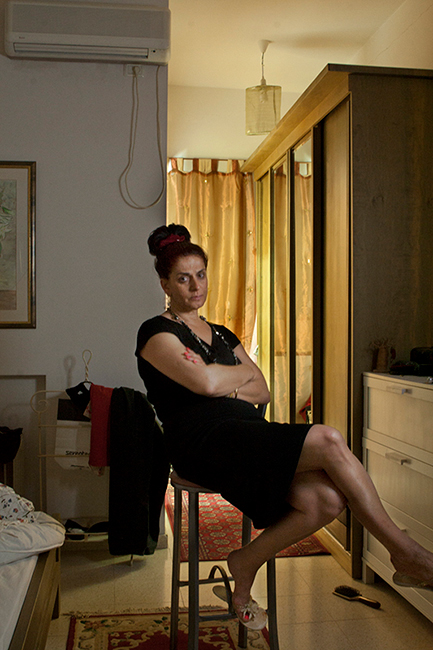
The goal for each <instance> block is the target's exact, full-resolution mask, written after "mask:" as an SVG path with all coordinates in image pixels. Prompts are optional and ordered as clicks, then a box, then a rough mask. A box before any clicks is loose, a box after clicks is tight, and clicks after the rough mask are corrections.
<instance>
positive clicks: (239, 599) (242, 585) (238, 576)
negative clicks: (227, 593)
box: [227, 546, 256, 607]
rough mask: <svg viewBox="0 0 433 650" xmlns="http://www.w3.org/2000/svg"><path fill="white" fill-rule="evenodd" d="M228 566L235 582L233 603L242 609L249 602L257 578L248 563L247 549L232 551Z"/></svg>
mask: <svg viewBox="0 0 433 650" xmlns="http://www.w3.org/2000/svg"><path fill="white" fill-rule="evenodd" d="M227 565H228V568H229V571H230V573H231V575H232V576H233V578H234V581H235V588H234V590H233V602H234V604H235V605H236V606H238V607H241V606H242V605H244V604H245V603H248V602H249V599H250V592H251V587H252V586H253V582H254V578H255V577H256V571H255V570H254V569H252V568H251V563H250V562H249V561H248V552H246V547H245V546H244V547H242V548H239V549H236V550H235V551H232V552H231V553H230V555H229V556H228V558H227Z"/></svg>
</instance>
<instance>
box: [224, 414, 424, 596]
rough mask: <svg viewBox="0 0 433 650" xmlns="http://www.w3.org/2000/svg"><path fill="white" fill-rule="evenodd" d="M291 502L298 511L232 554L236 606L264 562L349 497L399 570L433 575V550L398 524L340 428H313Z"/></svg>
mask: <svg viewBox="0 0 433 650" xmlns="http://www.w3.org/2000/svg"><path fill="white" fill-rule="evenodd" d="M288 501H289V503H290V504H291V505H292V506H293V508H294V509H293V510H292V511H290V512H289V513H288V515H287V516H285V517H283V518H282V519H281V520H280V521H278V522H277V523H276V524H274V525H273V526H270V527H269V528H267V529H265V530H264V531H263V532H262V533H261V535H259V536H258V537H257V538H256V539H255V540H253V541H252V542H251V543H250V544H248V545H247V546H245V547H243V548H241V549H238V550H236V551H233V552H232V553H230V555H229V557H228V566H229V569H230V571H231V573H232V575H233V577H234V579H235V590H234V603H235V605H236V604H241V603H242V602H244V603H245V602H247V600H248V598H249V591H250V589H251V586H252V583H253V581H254V577H255V575H256V573H257V570H258V569H259V568H260V566H261V565H262V564H264V562H266V561H267V560H268V559H270V558H271V557H273V556H274V555H275V554H276V553H277V552H278V551H281V550H283V549H284V548H287V547H288V546H290V545H291V544H294V543H296V542H298V541H300V540H301V539H304V538H305V537H307V536H308V535H310V534H312V533H313V532H315V531H316V530H318V529H319V528H321V527H322V526H324V525H326V524H327V523H329V522H330V521H332V520H333V519H334V518H335V517H336V516H337V515H338V514H339V512H341V510H342V507H343V504H344V502H345V501H347V503H348V505H349V507H350V509H351V511H352V513H353V514H354V516H355V517H356V518H357V519H358V521H359V522H360V523H361V524H362V525H363V526H365V527H366V528H367V529H368V530H369V531H370V532H371V533H372V534H373V535H374V536H375V537H376V538H377V539H378V540H379V541H380V542H381V543H382V544H383V545H384V546H385V548H387V550H388V551H389V553H390V555H391V561H392V563H393V564H394V566H395V568H396V570H397V571H400V572H402V573H405V574H407V575H410V576H412V577H414V578H418V579H420V580H432V579H433V554H432V553H430V552H429V551H427V550H426V549H424V548H422V547H421V546H420V545H419V544H417V542H415V541H414V540H412V539H411V538H410V537H409V536H407V535H406V534H405V533H404V532H402V531H401V530H400V529H399V528H398V527H397V526H396V525H395V524H394V523H393V521H392V520H391V519H390V517H389V516H388V514H387V512H386V511H385V509H384V508H383V506H382V503H381V501H380V499H379V496H378V494H377V491H376V489H375V487H374V485H373V483H372V481H371V479H370V477H369V476H368V474H367V472H366V471H365V468H364V467H363V465H362V464H361V463H360V462H359V460H358V459H357V458H356V457H355V456H354V455H353V454H352V452H351V451H350V450H349V448H348V447H347V445H346V443H345V441H344V440H343V438H342V436H341V434H340V433H339V432H338V431H336V430H335V429H333V428H331V427H326V426H324V425H314V426H313V427H311V429H310V431H309V432H308V435H307V437H306V440H305V443H304V447H303V450H302V453H301V457H300V460H299V464H298V468H297V474H296V476H295V479H294V481H293V483H292V487H291V491H290V494H289V495H288ZM312 504H314V507H313V508H312V507H311V505H312Z"/></svg>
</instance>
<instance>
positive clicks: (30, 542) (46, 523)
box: [0, 484, 65, 650]
mask: <svg viewBox="0 0 433 650" xmlns="http://www.w3.org/2000/svg"><path fill="white" fill-rule="evenodd" d="M64 539H65V530H64V527H63V526H62V525H61V524H60V523H59V522H58V521H56V520H55V519H53V518H52V517H50V516H49V515H47V514H46V513H44V512H38V511H35V510H34V508H33V504H32V503H31V502H30V501H27V500H26V499H23V498H22V497H20V496H19V495H17V494H16V493H15V492H14V490H13V489H12V488H10V487H8V486H6V485H3V484H0V650H43V648H44V647H45V643H46V639H47V635H48V628H49V625H50V621H51V619H52V618H55V617H57V616H58V615H59V586H60V547H61V546H62V544H63V542H64Z"/></svg>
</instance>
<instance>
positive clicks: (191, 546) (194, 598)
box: [188, 492, 199, 650]
mask: <svg viewBox="0 0 433 650" xmlns="http://www.w3.org/2000/svg"><path fill="white" fill-rule="evenodd" d="M198 505H199V494H198V492H190V493H189V505H188V650H198V635H199V568H198V562H199V557H198V525H199V521H198Z"/></svg>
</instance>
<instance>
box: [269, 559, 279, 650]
mask: <svg viewBox="0 0 433 650" xmlns="http://www.w3.org/2000/svg"><path fill="white" fill-rule="evenodd" d="M266 582H267V591H268V626H269V647H270V650H279V643H278V625H277V598H276V593H277V580H276V571H275V558H274V557H273V558H272V559H271V560H268V562H267V564H266Z"/></svg>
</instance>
